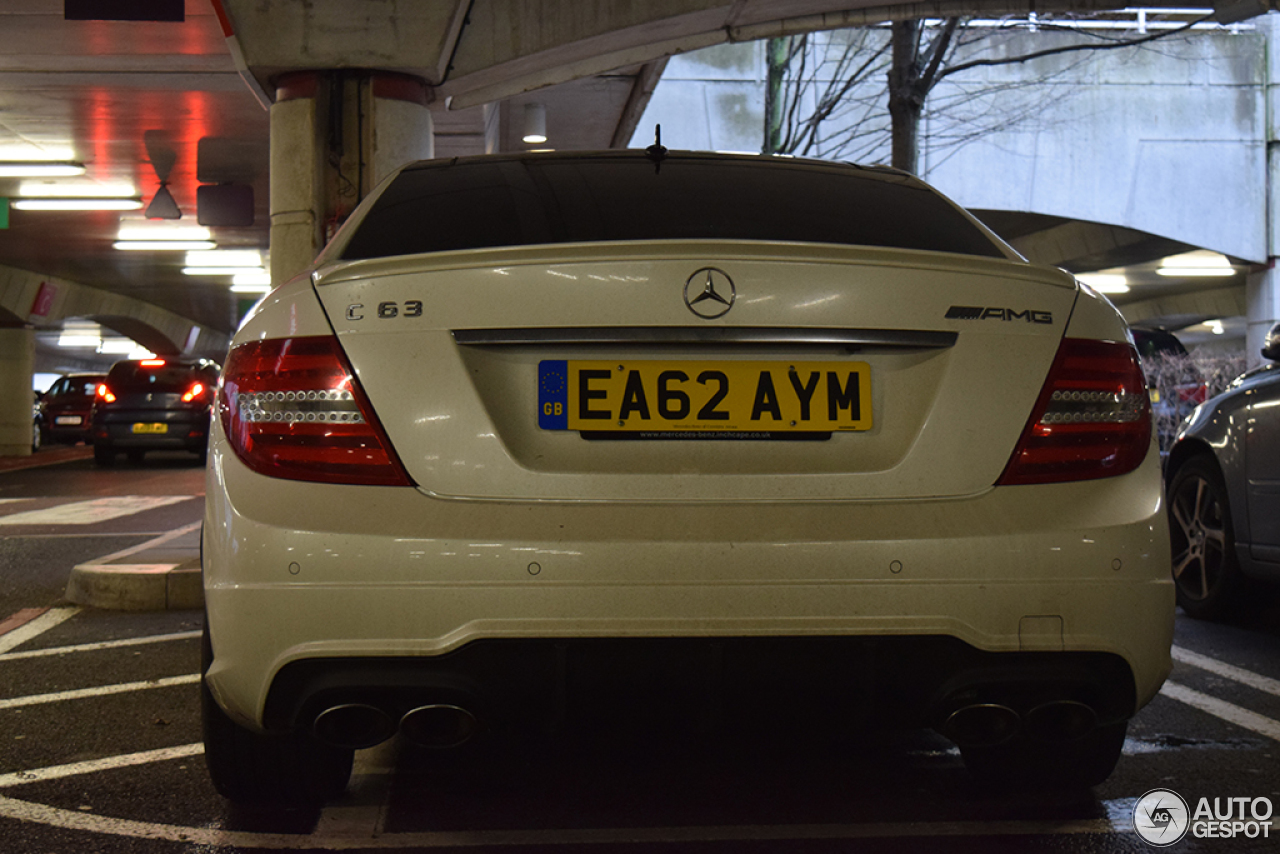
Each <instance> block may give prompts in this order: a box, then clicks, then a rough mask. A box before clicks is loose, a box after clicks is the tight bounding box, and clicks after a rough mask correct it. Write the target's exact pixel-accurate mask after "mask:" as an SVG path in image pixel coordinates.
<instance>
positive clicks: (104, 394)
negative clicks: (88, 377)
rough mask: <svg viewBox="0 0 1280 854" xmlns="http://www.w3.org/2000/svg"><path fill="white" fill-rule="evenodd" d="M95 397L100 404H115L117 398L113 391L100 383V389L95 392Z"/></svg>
mask: <svg viewBox="0 0 1280 854" xmlns="http://www.w3.org/2000/svg"><path fill="white" fill-rule="evenodd" d="M94 397H95V398H96V399H97V400H98V401H99V402H100V403H115V402H116V396H115V395H114V394H112V393H111V389H109V388H107V384H106V383H98V388H97V390H96V391H94Z"/></svg>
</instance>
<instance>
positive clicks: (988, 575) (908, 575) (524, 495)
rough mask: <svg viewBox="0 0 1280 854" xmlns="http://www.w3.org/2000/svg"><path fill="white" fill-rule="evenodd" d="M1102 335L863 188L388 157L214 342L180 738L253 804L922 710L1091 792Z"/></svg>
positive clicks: (1107, 749) (1112, 411) (1012, 767)
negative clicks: (428, 774) (215, 378)
mask: <svg viewBox="0 0 1280 854" xmlns="http://www.w3.org/2000/svg"><path fill="white" fill-rule="evenodd" d="M1169 552H1170V549H1169V532H1168V526H1167V521H1166V514H1165V509H1164V507H1163V505H1162V493H1161V478H1160V458H1159V455H1158V453H1157V452H1156V449H1155V445H1154V444H1153V438H1152V426H1151V413H1150V405H1149V402H1148V397H1147V387H1146V383H1145V381H1144V378H1143V374H1142V370H1141V368H1140V366H1139V363H1138V358H1137V354H1136V352H1135V349H1134V346H1133V343H1132V340H1131V338H1130V336H1129V333H1128V330H1127V328H1126V326H1125V323H1124V321H1123V319H1122V318H1121V317H1120V315H1119V314H1118V313H1117V311H1116V310H1115V308H1114V307H1113V306H1112V305H1111V304H1110V303H1109V302H1107V300H1106V299H1104V298H1102V297H1100V296H1099V295H1098V294H1096V293H1094V292H1093V291H1091V290H1089V289H1088V288H1087V287H1085V286H1083V285H1081V284H1080V283H1079V282H1077V281H1076V280H1075V279H1074V278H1073V277H1072V276H1071V275H1070V274H1068V273H1065V272H1063V271H1061V270H1058V269H1053V268H1049V267H1045V266H1038V265H1035V264H1031V263H1028V262H1027V261H1026V260H1025V259H1023V258H1022V257H1020V256H1019V255H1018V254H1017V253H1016V252H1015V251H1014V250H1013V249H1011V248H1010V247H1009V246H1007V245H1006V244H1005V243H1003V242H1002V241H1001V240H1000V239H999V238H998V237H996V236H995V235H994V234H993V233H992V232H991V231H989V230H988V229H987V228H986V227H984V226H983V225H982V224H981V223H980V222H978V221H977V220H976V219H975V218H974V217H972V216H970V215H969V214H968V213H966V212H965V211H964V210H962V209H960V208H959V207H957V206H956V205H955V204H954V203H952V202H950V201H948V200H947V199H946V198H944V197H943V196H941V195H940V194H938V193H937V192H936V191H934V190H933V189H931V188H930V187H928V186H926V185H925V184H923V183H922V182H921V181H919V180H917V179H915V178H913V177H911V176H908V175H906V174H902V173H900V172H896V171H893V170H889V169H883V168H865V167H859V166H852V165H847V164H833V163H826V162H814V161H804V160H798V159H789V158H769V157H759V156H748V155H721V154H707V153H687V152H675V151H667V150H666V149H663V148H661V147H660V146H654V147H652V148H650V149H648V150H647V151H640V150H632V151H609V152H601V153H583V152H576V153H549V154H512V155H495V156H487V157H474V158H457V159H452V160H434V161H425V162H420V163H415V164H411V165H407V166H405V167H404V168H402V169H401V170H399V171H398V172H397V173H396V174H395V175H393V176H392V177H391V178H390V179H388V180H387V181H386V182H384V183H383V184H382V185H381V186H380V187H379V188H378V189H376V190H375V191H374V192H373V193H371V194H370V195H369V197H368V198H366V199H365V200H364V202H363V203H362V204H361V205H360V206H359V208H357V210H356V211H355V213H354V214H353V215H352V216H351V217H350V219H349V220H348V221H347V223H346V224H345V225H344V226H343V228H342V229H341V230H340V231H339V233H338V234H337V236H336V237H335V238H334V239H333V240H332V242H331V243H330V244H329V246H327V247H326V248H325V250H324V251H323V253H322V254H321V255H320V257H319V258H318V259H317V260H316V262H315V264H314V266H313V267H312V268H311V269H309V270H308V271H307V272H306V273H305V275H301V276H299V277H297V278H295V279H293V280H291V281H289V282H287V283H284V284H283V285H281V286H280V287H279V288H277V289H276V290H275V291H274V292H273V293H271V294H270V295H269V296H268V297H266V298H265V299H264V300H263V301H262V303H261V304H260V305H259V306H258V307H257V308H256V309H255V310H254V311H253V312H252V313H251V315H250V316H249V317H248V318H247V319H246V320H245V322H244V324H243V326H242V327H241V329H240V330H239V332H238V333H237V334H236V336H235V338H234V341H233V345H232V347H231V350H230V353H229V355H228V357H227V360H226V364H225V367H224V370H223V374H222V378H221V382H220V385H219V389H218V394H217V404H216V411H215V414H214V418H213V426H212V430H211V438H210V445H209V466H208V484H207V511H206V516H205V523H204V534H203V569H204V586H205V600H206V608H207V619H206V621H205V622H206V637H205V643H204V659H205V660H204V680H203V689H204V702H203V706H204V709H203V711H204V724H205V725H204V738H205V751H206V757H207V761H208V765H209V769H210V772H211V775H212V778H213V780H214V783H215V784H216V786H217V788H218V790H219V791H220V792H221V793H222V794H223V795H225V796H226V797H228V798H231V799H233V800H236V801H244V802H260V801H265V800H275V801H285V802H295V803H306V802H309V803H316V802H321V801H324V800H325V799H327V798H330V797H332V796H334V795H335V794H337V793H339V792H341V791H342V790H343V788H344V787H345V786H346V784H347V780H348V777H349V775H350V770H351V763H352V754H353V751H355V750H357V749H361V748H365V747H369V746H372V745H375V744H377V743H379V742H382V741H384V740H386V739H388V738H391V737H392V736H393V735H396V734H397V733H398V734H399V735H400V736H401V737H402V738H403V739H405V740H406V741H407V742H409V743H413V744H417V745H423V746H426V747H429V748H434V749H438V750H442V751H443V750H454V751H463V752H464V753H465V752H466V751H468V750H469V749H471V748H468V747H467V745H472V747H474V746H475V745H477V744H482V743H486V742H489V743H516V742H517V741H518V740H520V739H525V738H528V739H534V738H541V737H548V736H554V735H555V734H556V733H565V732H570V733H571V732H573V731H575V730H576V729H577V728H580V727H595V728H597V729H599V728H606V730H607V731H616V732H617V733H619V734H624V733H628V732H631V731H633V730H642V731H649V730H650V729H653V730H654V731H661V730H662V728H664V727H674V728H677V729H683V730H684V731H695V732H704V733H705V734H706V735H707V737H709V738H728V739H737V738H744V739H745V738H751V737H752V733H753V732H755V731H758V730H759V729H761V728H763V729H765V730H768V731H778V730H804V731H806V732H813V731H822V732H825V733H829V734H830V735H831V737H832V738H835V739H839V738H840V737H842V736H847V737H849V738H851V739H853V740H855V741H856V740H859V739H865V738H866V733H867V732H868V731H869V730H871V729H874V728H876V727H911V728H933V729H936V730H937V731H938V732H940V733H942V734H943V735H945V736H946V737H947V738H949V739H951V740H952V741H953V742H954V743H955V744H956V745H958V747H959V749H960V752H961V755H962V756H963V759H964V762H965V764H966V766H967V767H968V768H969V769H970V770H971V771H972V772H973V773H974V774H975V775H976V776H977V777H979V778H983V779H987V780H993V781H1007V782H1010V783H1014V784H1016V785H1067V786H1088V785H1093V784H1095V783H1098V782H1100V781H1101V780H1103V779H1105V778H1106V777H1107V775H1108V774H1110V772H1111V770H1112V768H1113V767H1114V765H1115V763H1116V761H1117V759H1118V757H1119V755H1120V750H1121V745H1122V744H1123V741H1124V735H1125V730H1126V726H1127V722H1128V720H1129V719H1130V718H1131V717H1132V716H1133V715H1134V713H1135V712H1136V711H1137V710H1138V709H1140V708H1141V707H1142V706H1143V705H1144V704H1145V703H1147V702H1148V701H1149V700H1150V699H1151V698H1152V697H1153V696H1154V695H1155V693H1156V691H1157V690H1158V689H1159V687H1160V685H1161V683H1162V681H1163V680H1164V678H1165V676H1166V675H1167V674H1168V672H1169V668H1170V655H1169V650H1170V643H1171V636H1172V630H1173V619H1174V586H1173V583H1172V580H1171V577H1170V569H1169V567H1170V553H1169Z"/></svg>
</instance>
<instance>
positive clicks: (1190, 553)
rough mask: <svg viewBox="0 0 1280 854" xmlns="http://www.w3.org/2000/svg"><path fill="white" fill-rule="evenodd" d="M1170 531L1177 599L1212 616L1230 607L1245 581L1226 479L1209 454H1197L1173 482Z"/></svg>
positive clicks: (1194, 612)
mask: <svg viewBox="0 0 1280 854" xmlns="http://www.w3.org/2000/svg"><path fill="white" fill-rule="evenodd" d="M1168 507H1169V537H1170V541H1171V545H1172V548H1173V581H1174V586H1175V587H1176V588H1177V591H1178V605H1179V606H1180V607H1181V608H1182V610H1183V611H1185V612H1186V613H1187V616H1189V617H1194V618H1195V619H1197V620H1213V619H1217V618H1219V617H1222V616H1224V615H1226V614H1227V613H1228V611H1230V610H1231V608H1232V607H1233V605H1234V604H1235V602H1236V601H1237V600H1238V599H1239V595H1240V592H1241V590H1242V588H1243V587H1244V581H1245V579H1244V577H1243V576H1242V575H1241V574H1240V567H1239V565H1238V564H1237V562H1236V539H1235V533H1234V529H1233V527H1232V524H1231V506H1230V504H1229V503H1228V498H1227V486H1226V482H1225V481H1224V480H1223V479H1222V473H1221V472H1220V471H1219V470H1218V464H1217V462H1216V461H1215V460H1214V459H1213V458H1212V457H1210V456H1207V455H1200V456H1196V457H1192V458H1191V459H1189V460H1187V461H1186V462H1185V463H1183V464H1182V465H1181V466H1180V467H1179V468H1178V470H1177V472H1175V473H1174V475H1173V479H1172V480H1170V482H1169V501H1168Z"/></svg>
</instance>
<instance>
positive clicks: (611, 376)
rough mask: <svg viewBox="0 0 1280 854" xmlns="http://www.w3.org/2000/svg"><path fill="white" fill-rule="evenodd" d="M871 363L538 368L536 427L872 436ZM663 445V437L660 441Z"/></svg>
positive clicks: (563, 363)
mask: <svg viewBox="0 0 1280 854" xmlns="http://www.w3.org/2000/svg"><path fill="white" fill-rule="evenodd" d="M871 423H872V418H871V368H870V366H869V365H868V364H867V363H866V362H776V361H730V360H719V361H684V360H670V361H668V360H661V361H659V360H644V361H602V360H597V361H591V360H562V359H547V360H544V361H542V362H540V363H539V364H538V425H539V426H540V427H541V428H542V429H544V430H577V431H579V432H581V433H583V434H584V435H598V434H601V433H617V434H619V435H618V438H624V434H628V433H640V434H662V433H667V434H670V433H698V434H704V435H706V434H710V435H715V434H723V435H725V436H726V437H729V436H731V435H732V434H761V435H764V436H773V434H786V433H791V434H810V435H812V434H827V433H831V432H834V431H849V430H869V429H871ZM655 437H656V436H655Z"/></svg>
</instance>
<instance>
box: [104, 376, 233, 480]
mask: <svg viewBox="0 0 1280 854" xmlns="http://www.w3.org/2000/svg"><path fill="white" fill-rule="evenodd" d="M219 370H221V369H220V368H219V366H218V365H217V364H216V363H215V362H211V361H209V360H208V359H171V358H165V359H129V360H127V361H123V362H116V363H115V364H114V365H112V366H111V370H110V371H109V372H108V373H107V377H106V379H105V380H104V381H103V382H102V383H100V384H99V386H98V390H97V395H96V397H95V399H94V403H93V458H94V459H95V460H96V461H97V462H98V464H99V465H110V464H111V463H112V462H114V460H115V455H116V454H117V453H119V452H124V453H126V454H128V456H129V459H130V460H133V461H135V462H136V461H138V460H141V459H142V457H143V455H144V454H145V453H146V452H147V451H184V450H185V451H190V452H191V453H193V454H198V455H199V456H200V457H201V459H203V458H204V456H205V449H206V445H207V443H208V439H209V410H210V406H211V405H212V403H213V391H214V388H215V387H216V386H217V383H218V372H219Z"/></svg>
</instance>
